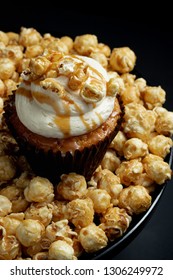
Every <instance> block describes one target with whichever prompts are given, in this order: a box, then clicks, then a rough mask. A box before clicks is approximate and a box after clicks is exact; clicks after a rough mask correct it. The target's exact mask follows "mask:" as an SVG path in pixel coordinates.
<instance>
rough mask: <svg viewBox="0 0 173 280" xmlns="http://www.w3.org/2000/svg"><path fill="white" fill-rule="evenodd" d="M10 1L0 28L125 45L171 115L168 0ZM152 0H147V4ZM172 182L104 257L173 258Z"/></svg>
mask: <svg viewBox="0 0 173 280" xmlns="http://www.w3.org/2000/svg"><path fill="white" fill-rule="evenodd" d="M44 2H45V3H41V2H37V1H35V2H34V1H26V2H24V1H13V2H12V3H10V2H9V1H8V3H4V2H3V3H4V4H3V9H1V15H0V30H2V31H5V32H7V31H14V32H20V27H21V26H24V27H34V28H35V29H37V30H38V31H39V32H40V33H41V34H43V33H47V32H48V33H51V34H52V35H53V36H56V37H61V36H64V35H68V36H71V37H72V38H73V39H74V38H75V36H77V35H82V34H86V33H90V34H95V35H96V36H97V37H98V41H99V42H102V43H105V44H107V45H109V46H110V47H111V48H113V47H121V46H129V47H130V48H131V49H133V50H134V52H135V54H136V56H137V63H136V67H137V69H138V71H139V72H140V73H142V75H143V77H144V78H145V79H146V80H147V81H148V82H149V83H150V84H151V85H153V86H158V85H160V86H162V88H163V89H164V90H165V91H166V94H167V95H166V97H167V98H166V102H165V104H164V107H166V108H167V109H168V110H170V111H173V22H172V21H173V20H172V15H171V7H170V5H169V3H166V1H164V3H163V1H162V3H161V4H160V5H159V3H158V2H156V4H155V5H154V3H152V6H151V3H147V2H146V1H145V2H140V1H139V2H136V1H135V2H136V3H133V1H131V2H128V4H127V3H125V1H122V2H121V3H120V2H119V1H118V2H117V1H105V2H103V1H102V2H103V3H102V2H101V3H99V2H98V3H97V2H96V3H95V7H94V6H93V5H94V1H92V2H91V3H89V2H88V1H87V2H86V1H75V2H72V1H70V2H69V3H68V2H67V3H65V4H62V2H63V0H62V1H61V2H59V1H48V0H47V1H44ZM150 2H151V1H150ZM172 200H173V180H171V181H170V182H169V183H168V184H167V186H166V189H165V191H164V193H163V195H162V197H161V199H160V201H159V203H158V205H157V207H156V209H155V211H154V212H153V215H152V216H151V218H150V220H149V221H148V222H147V224H146V225H145V227H144V228H143V230H142V231H141V232H140V233H139V234H138V235H137V237H135V238H134V239H133V240H132V241H131V243H130V244H128V245H127V247H126V248H124V249H123V250H122V251H121V252H119V253H117V252H116V251H115V252H114V253H113V255H112V254H111V255H110V256H109V255H108V256H106V258H107V259H112V258H113V259H123V260H130V259H145V260H150V259H153V260H156V259H163V260H165V259H173V202H172Z"/></svg>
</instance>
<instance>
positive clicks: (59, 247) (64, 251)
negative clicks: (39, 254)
mask: <svg viewBox="0 0 173 280" xmlns="http://www.w3.org/2000/svg"><path fill="white" fill-rule="evenodd" d="M48 259H49V260H75V259H76V257H75V255H74V249H73V247H72V246H71V245H69V244H68V243H67V242H66V241H63V240H57V241H54V242H52V243H51V245H50V248H49V251H48Z"/></svg>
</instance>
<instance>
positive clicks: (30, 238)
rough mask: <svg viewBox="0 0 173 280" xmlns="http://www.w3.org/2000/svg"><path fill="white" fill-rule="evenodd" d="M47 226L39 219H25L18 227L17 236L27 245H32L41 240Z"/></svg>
mask: <svg viewBox="0 0 173 280" xmlns="http://www.w3.org/2000/svg"><path fill="white" fill-rule="evenodd" d="M44 230H45V227H44V226H43V224H42V223H40V222H39V221H38V220H33V219H26V220H23V221H22V222H21V223H20V224H19V225H18V227H17V229H16V237H17V239H18V240H19V241H20V243H21V244H22V245H24V246H25V247H29V246H32V245H34V244H36V243H37V242H39V241H40V240H41V237H42V235H43V233H44Z"/></svg>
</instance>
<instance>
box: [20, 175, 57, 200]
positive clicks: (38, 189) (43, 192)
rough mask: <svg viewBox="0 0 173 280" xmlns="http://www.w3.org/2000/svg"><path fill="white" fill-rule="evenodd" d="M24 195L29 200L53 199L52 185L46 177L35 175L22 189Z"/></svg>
mask: <svg viewBox="0 0 173 280" xmlns="http://www.w3.org/2000/svg"><path fill="white" fill-rule="evenodd" d="M24 196H25V198H26V200H27V201H29V202H51V201H53V199H54V187H53V185H52V183H51V182H50V181H49V180H48V179H47V178H42V177H40V176H36V177H34V178H33V179H31V181H30V183H29V186H28V187H26V188H25V189H24Z"/></svg>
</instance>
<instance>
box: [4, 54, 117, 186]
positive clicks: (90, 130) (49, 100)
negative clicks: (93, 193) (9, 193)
mask: <svg viewBox="0 0 173 280" xmlns="http://www.w3.org/2000/svg"><path fill="white" fill-rule="evenodd" d="M4 111H5V113H4V117H5V120H6V123H7V125H8V127H9V129H10V130H11V132H12V134H13V136H14V138H15V139H16V141H17V143H18V145H19V147H20V150H21V152H22V153H23V154H24V155H25V156H26V158H27V160H28V162H29V164H30V166H31V168H32V169H33V171H34V172H35V173H36V174H38V175H40V176H44V177H47V178H49V179H50V180H51V181H53V182H57V181H58V180H59V178H60V176H61V174H64V173H69V172H76V173H78V174H82V175H84V176H85V178H86V180H89V179H90V178H91V176H92V174H93V172H94V171H95V169H96V168H97V167H98V165H99V164H100V162H101V160H102V158H103V156H104V155H105V152H106V150H107V148H108V146H109V144H110V143H111V141H112V140H113V138H114V137H115V135H116V133H117V131H118V129H119V125H120V122H121V119H122V109H121V105H120V102H119V98H118V97H117V96H116V91H115V88H114V85H113V84H112V81H111V79H109V76H108V73H107V71H106V70H105V69H104V68H103V67H102V66H101V64H100V63H99V62H97V61H96V60H94V59H93V58H90V57H87V56H83V55H77V54H68V55H67V54H63V53H61V52H57V51H52V50H45V51H44V53H43V54H42V55H41V56H37V57H36V58H32V59H31V61H30V64H29V67H28V68H27V69H25V70H24V71H23V72H22V74H21V83H20V85H19V86H18V88H17V90H16V91H15V92H14V94H13V95H11V97H10V98H9V99H8V101H7V102H6V104H5V108H4Z"/></svg>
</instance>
